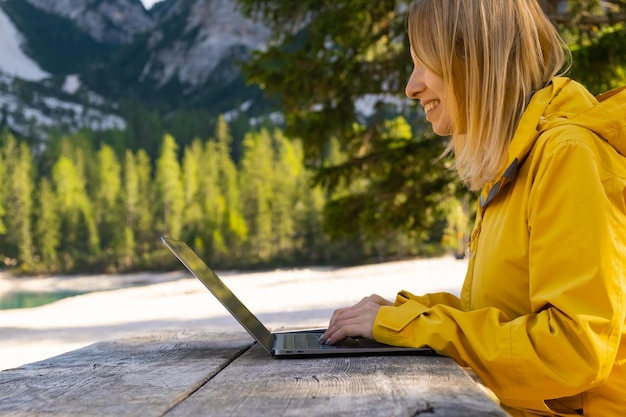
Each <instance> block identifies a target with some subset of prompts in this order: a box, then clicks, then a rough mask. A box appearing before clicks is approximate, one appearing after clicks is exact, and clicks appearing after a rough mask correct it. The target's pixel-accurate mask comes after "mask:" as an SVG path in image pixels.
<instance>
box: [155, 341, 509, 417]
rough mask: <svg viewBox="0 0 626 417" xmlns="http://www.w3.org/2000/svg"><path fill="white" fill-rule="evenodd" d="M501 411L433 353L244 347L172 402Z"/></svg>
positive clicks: (247, 407) (245, 411)
mask: <svg viewBox="0 0 626 417" xmlns="http://www.w3.org/2000/svg"><path fill="white" fill-rule="evenodd" d="M196 415H202V416H220V417H221V416H258V417H263V416H272V417H275V416H285V417H289V416H298V417H299V416H305V415H306V416H315V417H320V416H403V417H404V416H422V415H424V416H429V417H430V416H432V417H437V416H441V417H443V416H454V417H458V416H467V417H473V416H480V417H484V416H506V415H507V414H506V413H505V412H504V411H503V410H502V409H501V408H500V407H499V406H498V405H496V404H495V403H493V402H492V401H491V400H490V399H488V397H487V396H486V395H485V394H484V393H483V392H482V391H481V390H480V388H479V387H478V386H477V385H476V384H475V382H474V381H473V380H472V379H471V378H470V377H469V376H468V375H467V374H466V373H465V372H464V371H463V370H462V368H460V367H459V366H458V365H457V364H456V363H455V362H454V361H452V360H451V359H449V358H445V357H438V356H377V357H353V358H345V357H344V358H324V359H288V360H287V359H282V360H278V359H272V358H270V357H268V355H267V353H265V351H263V350H262V349H261V348H260V347H259V346H254V347H253V348H252V349H250V350H249V351H247V352H246V353H244V354H243V355H242V356H241V357H239V358H238V359H237V360H236V361H235V362H233V363H232V364H230V365H229V366H228V367H227V368H226V369H224V370H223V371H222V372H220V373H219V374H218V375H216V376H215V377H214V378H213V379H211V380H210V381H208V382H207V383H206V384H205V385H204V386H203V387H202V388H200V389H199V390H198V391H197V392H195V393H194V394H193V395H192V396H190V397H189V398H187V399H186V400H185V401H184V402H182V403H180V404H178V405H177V406H176V407H174V408H173V409H172V410H171V411H170V412H169V413H167V416H168V417H178V416H196Z"/></svg>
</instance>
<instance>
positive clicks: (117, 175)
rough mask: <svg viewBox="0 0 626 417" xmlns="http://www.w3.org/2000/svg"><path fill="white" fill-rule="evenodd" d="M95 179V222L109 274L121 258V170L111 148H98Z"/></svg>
mask: <svg viewBox="0 0 626 417" xmlns="http://www.w3.org/2000/svg"><path fill="white" fill-rule="evenodd" d="M96 162H97V167H98V170H97V172H98V176H97V178H96V184H95V187H93V194H94V199H93V201H94V212H95V220H96V223H97V224H98V234H99V236H100V245H101V249H102V252H103V254H104V259H103V260H104V263H105V266H106V267H108V268H112V270H113V271H115V270H116V269H117V266H116V265H117V264H118V263H119V262H121V259H122V258H124V254H123V252H124V250H123V249H122V248H123V245H124V234H125V230H124V221H123V212H122V200H121V198H122V196H123V194H122V193H121V191H122V178H121V171H122V168H121V166H120V163H119V161H118V159H117V155H116V154H115V152H114V151H113V148H112V147H111V146H109V145H102V146H101V148H100V151H99V152H98V154H97V155H96Z"/></svg>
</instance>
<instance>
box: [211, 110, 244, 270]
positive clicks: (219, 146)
mask: <svg viewBox="0 0 626 417" xmlns="http://www.w3.org/2000/svg"><path fill="white" fill-rule="evenodd" d="M232 140H233V139H232V136H231V135H230V131H229V129H228V124H227V123H226V120H225V119H224V117H223V116H220V117H219V119H218V121H217V127H216V129H215V152H216V158H217V165H218V167H219V184H220V188H221V190H220V191H221V194H222V195H223V196H224V222H223V224H222V228H223V229H222V236H223V237H224V242H225V245H226V247H228V250H229V253H230V255H231V259H234V260H240V259H241V255H242V251H243V246H244V244H245V242H246V241H247V239H248V225H247V224H246V221H245V219H244V217H243V214H242V209H241V200H240V192H239V179H238V176H239V174H238V171H237V166H236V165H235V163H234V161H233V159H232V157H231V144H232Z"/></svg>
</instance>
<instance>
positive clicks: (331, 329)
mask: <svg viewBox="0 0 626 417" xmlns="http://www.w3.org/2000/svg"><path fill="white" fill-rule="evenodd" d="M392 304H393V303H391V302H390V301H387V300H385V299H384V298H382V297H381V296H379V295H376V294H373V295H370V296H369V297H365V298H364V299H362V300H361V301H359V302H358V303H357V304H355V305H354V306H352V307H348V308H341V309H339V310H335V312H334V313H333V316H332V317H331V319H330V323H329V324H328V330H326V332H324V335H323V336H322V337H321V339H320V341H321V342H322V343H326V344H327V345H332V344H335V343H337V342H338V341H340V340H341V339H345V338H346V337H349V336H362V337H365V338H368V339H373V335H372V327H373V326H374V320H375V319H376V314H378V310H379V309H380V307H381V306H390V305H392Z"/></svg>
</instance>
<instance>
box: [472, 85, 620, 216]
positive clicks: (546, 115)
mask: <svg viewBox="0 0 626 417" xmlns="http://www.w3.org/2000/svg"><path fill="white" fill-rule="evenodd" d="M565 124H570V125H576V126H581V127H584V128H586V129H589V130H590V131H592V132H595V133H596V134H597V135H598V136H600V137H601V138H603V139H604V140H606V141H607V142H608V143H609V144H611V146H613V147H614V148H615V149H616V150H617V151H618V152H619V153H620V154H621V155H623V156H626V87H621V88H618V89H615V90H611V91H609V92H607V93H603V94H600V95H599V96H597V97H594V96H593V95H592V94H591V93H590V92H589V91H587V89H586V88H585V87H583V86H582V85H581V84H579V83H578V82H576V81H573V80H570V79H569V78H564V77H556V78H554V79H553V80H552V82H551V83H550V84H549V85H548V86H547V87H545V88H543V89H541V90H539V91H537V92H536V93H535V94H534V95H533V97H532V99H531V100H530V103H529V104H528V107H527V108H526V111H525V112H524V114H523V115H522V118H521V120H520V122H519V125H518V127H517V130H516V132H515V135H514V137H513V140H512V141H511V144H510V146H509V151H508V163H507V168H506V170H505V171H504V173H503V174H502V177H501V178H500V180H498V181H496V182H495V183H494V184H492V185H488V186H487V187H485V189H483V192H482V193H481V198H480V202H481V207H482V208H485V207H486V206H487V204H488V203H489V202H490V201H491V200H492V199H493V198H494V197H495V195H496V194H498V192H499V191H500V189H502V187H503V186H505V185H506V184H507V183H509V182H511V181H513V179H514V176H515V174H516V172H517V168H518V166H519V164H520V163H521V162H522V161H523V160H524V159H525V158H526V156H527V155H528V154H529V153H530V150H531V149H532V147H533V145H534V144H535V141H536V140H537V138H538V137H539V135H541V133H543V132H545V131H546V130H549V129H552V128H555V127H557V126H561V125H565Z"/></svg>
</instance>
